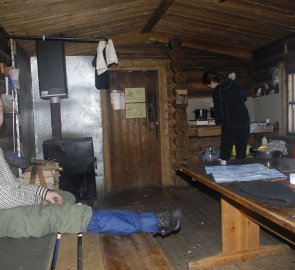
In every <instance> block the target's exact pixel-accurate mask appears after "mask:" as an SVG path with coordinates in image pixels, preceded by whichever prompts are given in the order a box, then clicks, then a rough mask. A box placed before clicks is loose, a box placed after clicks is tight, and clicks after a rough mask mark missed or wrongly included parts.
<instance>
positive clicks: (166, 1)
mask: <svg viewBox="0 0 295 270" xmlns="http://www.w3.org/2000/svg"><path fill="white" fill-rule="evenodd" d="M173 3H174V0H162V1H161V2H160V4H159V6H158V7H157V8H156V10H155V12H154V13H153V15H152V16H151V17H150V18H149V20H148V22H147V24H146V25H145V26H144V27H143V29H142V30H141V32H142V33H150V32H151V31H152V30H153V28H154V27H155V25H156V24H157V23H158V21H159V20H161V18H162V17H163V16H164V15H165V14H166V12H167V11H168V9H169V8H170V7H171V5H172V4H173Z"/></svg>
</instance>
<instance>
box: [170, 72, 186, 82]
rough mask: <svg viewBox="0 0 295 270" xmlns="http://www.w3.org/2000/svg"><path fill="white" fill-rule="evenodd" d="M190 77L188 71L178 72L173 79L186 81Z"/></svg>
mask: <svg viewBox="0 0 295 270" xmlns="http://www.w3.org/2000/svg"><path fill="white" fill-rule="evenodd" d="M187 79H188V74H187V73H186V72H176V73H175V74H174V76H173V81H174V82H175V83H185V82H186V81H187Z"/></svg>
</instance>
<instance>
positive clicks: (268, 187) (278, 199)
mask: <svg viewBox="0 0 295 270" xmlns="http://www.w3.org/2000/svg"><path fill="white" fill-rule="evenodd" d="M236 191H237V192H238V193H239V194H240V195H242V196H246V197H249V198H251V199H255V200H258V201H261V202H266V203H271V204H275V205H279V206H286V207H290V206H295V192H294V191H293V190H292V189H290V188H289V183H282V182H269V181H263V182H251V183H249V182H244V183H240V184H239V185H237V187H236Z"/></svg>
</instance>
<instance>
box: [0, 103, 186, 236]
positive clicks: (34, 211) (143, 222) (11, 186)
mask: <svg viewBox="0 0 295 270" xmlns="http://www.w3.org/2000/svg"><path fill="white" fill-rule="evenodd" d="M3 120H4V109H3V103H2V101H1V98H0V128H1V127H2V125H3ZM60 193H61V194H58V193H57V192H54V191H51V190H49V189H46V188H43V187H41V186H38V185H28V184H24V183H21V182H20V181H19V180H18V179H16V177H15V176H14V175H13V174H12V172H11V170H10V168H9V166H8V164H7V162H6V160H5V159H4V156H3V151H2V149H1V147H0V237H5V236H9V237H14V238H21V237H31V236H32V237H40V236H43V235H45V234H48V233H57V232H60V233H79V232H83V231H90V232H99V233H112V234H120V235H128V234H133V233H137V232H150V233H154V234H158V233H159V234H161V235H163V236H164V235H168V234H170V233H171V232H172V231H176V230H179V229H180V219H181V212H180V210H179V209H175V210H174V211H167V212H162V213H159V214H156V213H153V212H146V213H141V214H137V213H134V212H131V211H126V210H112V211H109V210H93V209H92V208H91V207H90V206H88V205H83V204H80V203H78V204H76V203H75V197H74V196H73V195H72V194H71V193H69V192H65V191H64V192H63V191H61V192H60Z"/></svg>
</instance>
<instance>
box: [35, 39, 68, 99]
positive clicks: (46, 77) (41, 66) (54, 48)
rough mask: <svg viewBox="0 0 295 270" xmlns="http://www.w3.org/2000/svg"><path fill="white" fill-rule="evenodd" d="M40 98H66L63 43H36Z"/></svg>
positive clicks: (41, 41) (38, 41)
mask: <svg viewBox="0 0 295 270" xmlns="http://www.w3.org/2000/svg"><path fill="white" fill-rule="evenodd" d="M36 48H37V63H38V76H39V89H40V98H42V99H49V98H50V97H62V98H66V97H68V87H67V73H66V59H65V53H64V43H63V41H43V40H37V41H36Z"/></svg>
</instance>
